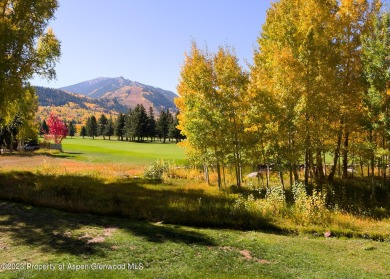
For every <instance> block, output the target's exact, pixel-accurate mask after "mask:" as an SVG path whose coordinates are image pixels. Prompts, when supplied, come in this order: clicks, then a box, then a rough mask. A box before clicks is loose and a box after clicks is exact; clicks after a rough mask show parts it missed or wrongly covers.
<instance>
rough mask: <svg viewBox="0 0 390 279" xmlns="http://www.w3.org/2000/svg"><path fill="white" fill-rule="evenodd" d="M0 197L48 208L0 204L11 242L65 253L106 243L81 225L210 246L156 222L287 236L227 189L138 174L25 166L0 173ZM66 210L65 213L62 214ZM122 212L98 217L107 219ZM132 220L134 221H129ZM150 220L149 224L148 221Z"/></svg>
mask: <svg viewBox="0 0 390 279" xmlns="http://www.w3.org/2000/svg"><path fill="white" fill-rule="evenodd" d="M0 198H1V199H3V200H8V201H16V202H22V203H25V204H30V205H34V206H39V207H47V208H54V209H60V210H64V211H67V212H71V213H82V214H79V215H64V214H65V213H62V215H61V214H60V213H58V212H57V211H54V210H50V209H40V208H38V209H36V208H33V209H29V208H28V207H26V206H21V205H20V206H19V205H12V204H9V203H1V204H0V217H1V216H4V215H6V216H7V218H0V230H3V231H5V232H9V233H10V234H11V235H12V237H13V238H14V239H15V241H20V242H22V243H24V244H26V245H37V246H42V247H46V249H52V250H55V251H58V252H59V253H61V252H66V253H71V254H98V253H104V250H105V248H109V247H106V244H105V243H104V242H102V243H95V242H91V239H88V238H83V237H80V236H77V235H73V234H72V233H71V232H72V231H73V230H75V229H78V228H82V227H83V226H91V225H92V226H100V227H102V228H103V227H119V228H121V229H126V230H128V231H129V232H130V233H132V234H134V235H136V236H139V237H142V238H144V239H145V240H146V241H149V242H155V243H163V242H166V241H173V242H182V243H186V244H200V245H208V246H211V245H214V243H213V241H212V240H210V239H208V238H207V237H205V236H204V235H203V234H201V233H198V232H194V231H189V230H185V229H182V228H180V227H177V226H176V227H175V226H165V225H158V224H159V223H160V222H164V223H166V224H175V225H189V226H197V227H213V228H230V229H239V230H246V229H250V230H253V229H259V230H263V231H267V232H272V233H278V234H286V233H288V232H285V231H283V230H281V229H280V228H279V227H276V226H275V225H273V224H271V223H269V222H268V221H266V220H263V219H261V217H259V216H257V215H254V214H252V213H250V212H247V211H246V210H241V211H236V210H235V209H234V207H233V203H234V200H233V199H232V198H231V197H229V196H228V195H225V194H221V195H209V194H208V193H205V191H204V190H202V189H177V188H174V187H170V186H168V187H167V186H164V185H155V184H153V183H151V182H150V181H145V180H143V179H139V178H138V179H123V180H118V181H117V182H114V183H106V182H105V181H103V180H100V179H98V178H95V177H90V176H83V175H72V174H66V175H51V174H43V173H32V172H28V171H23V172H21V171H11V172H6V173H0ZM67 214H69V213H67ZM85 214H94V215H85ZM118 216H120V217H125V218H126V220H127V222H125V221H124V218H121V219H115V221H104V220H108V219H109V218H110V217H118ZM128 220H133V221H137V222H132V223H131V222H128ZM149 222H152V223H156V224H152V223H149Z"/></svg>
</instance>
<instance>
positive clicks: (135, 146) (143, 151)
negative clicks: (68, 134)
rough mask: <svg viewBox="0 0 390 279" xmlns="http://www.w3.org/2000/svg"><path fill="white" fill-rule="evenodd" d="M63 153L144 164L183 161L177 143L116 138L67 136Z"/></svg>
mask: <svg viewBox="0 0 390 279" xmlns="http://www.w3.org/2000/svg"><path fill="white" fill-rule="evenodd" d="M62 146H63V150H64V152H65V153H67V154H68V155H70V156H71V157H75V158H76V159H80V160H83V161H90V162H115V163H134V164H138V165H145V164H147V163H150V162H153V161H156V160H158V159H164V160H169V161H175V162H177V163H180V164H181V163H184V161H185V155H184V149H183V148H181V147H179V146H178V145H177V144H175V143H173V142H171V143H168V142H167V143H165V144H164V143H161V142H159V141H157V142H153V143H150V142H147V143H136V142H126V141H118V140H116V139H112V140H103V138H100V137H98V138H95V139H92V138H85V139H83V138H81V137H74V138H67V139H65V140H63V142H62Z"/></svg>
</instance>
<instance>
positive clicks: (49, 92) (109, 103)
mask: <svg viewBox="0 0 390 279" xmlns="http://www.w3.org/2000/svg"><path fill="white" fill-rule="evenodd" d="M35 89H36V93H37V96H38V102H39V105H40V106H44V107H45V106H65V105H67V104H75V105H77V106H78V107H79V108H81V109H90V108H91V105H92V106H97V107H100V108H101V110H103V111H106V113H107V112H109V111H112V110H114V111H116V112H126V111H127V110H128V108H127V107H126V106H124V105H121V104H119V102H118V101H117V99H115V98H112V99H110V100H108V99H93V98H88V97H84V96H80V95H77V94H72V93H69V92H65V91H63V90H60V89H52V88H46V87H35Z"/></svg>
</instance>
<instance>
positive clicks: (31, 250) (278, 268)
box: [0, 202, 390, 278]
mask: <svg viewBox="0 0 390 279" xmlns="http://www.w3.org/2000/svg"><path fill="white" fill-rule="evenodd" d="M0 212H1V216H0V237H1V238H0V239H1V240H0V258H1V260H2V263H13V265H9V266H10V268H12V266H13V267H14V268H15V269H16V267H19V268H24V270H19V271H18V270H13V271H9V270H4V269H6V268H7V267H5V268H4V269H3V270H0V277H1V278H133V277H137V278H388V277H389V276H390V261H389V260H388V259H389V257H390V243H380V242H374V241H369V240H361V239H359V240H357V239H354V240H347V239H335V238H329V239H325V238H319V237H315V238H313V237H307V236H283V235H275V234H265V233H261V232H254V231H234V230H222V229H219V230H216V229H199V228H198V229H196V228H192V227H185V226H178V225H168V224H164V223H159V222H155V223H150V222H133V221H127V220H126V219H117V218H110V217H101V216H93V215H85V214H69V213H63V212H60V211H56V210H51V209H44V208H37V207H31V206H26V205H22V204H15V203H9V202H0ZM27 264H30V265H27ZM31 264H33V265H34V266H32V265H31ZM44 264H51V265H52V267H53V268H56V270H54V271H50V270H41V271H39V270H32V267H35V268H39V265H44ZM62 264H65V265H64V270H62V271H61V270H59V268H60V267H61V266H62ZM123 264H125V270H115V271H110V270H98V269H96V268H97V267H98V266H99V265H100V266H103V265H106V266H109V265H112V266H113V265H120V266H119V267H120V268H122V267H123ZM128 264H130V268H131V267H132V268H133V269H129V265H128ZM132 264H134V265H132ZM76 268H79V270H75V269H76ZM82 268H85V269H86V270H83V269H82ZM135 268H138V269H135Z"/></svg>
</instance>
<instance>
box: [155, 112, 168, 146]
mask: <svg viewBox="0 0 390 279" xmlns="http://www.w3.org/2000/svg"><path fill="white" fill-rule="evenodd" d="M170 114H171V113H170V112H169V110H168V109H167V111H164V110H161V112H160V116H159V118H158V120H157V125H156V126H157V135H158V137H159V138H160V140H161V139H162V140H163V142H164V143H165V142H166V139H167V137H168V132H169V121H170V119H171V118H172V115H171V116H169V115H170Z"/></svg>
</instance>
